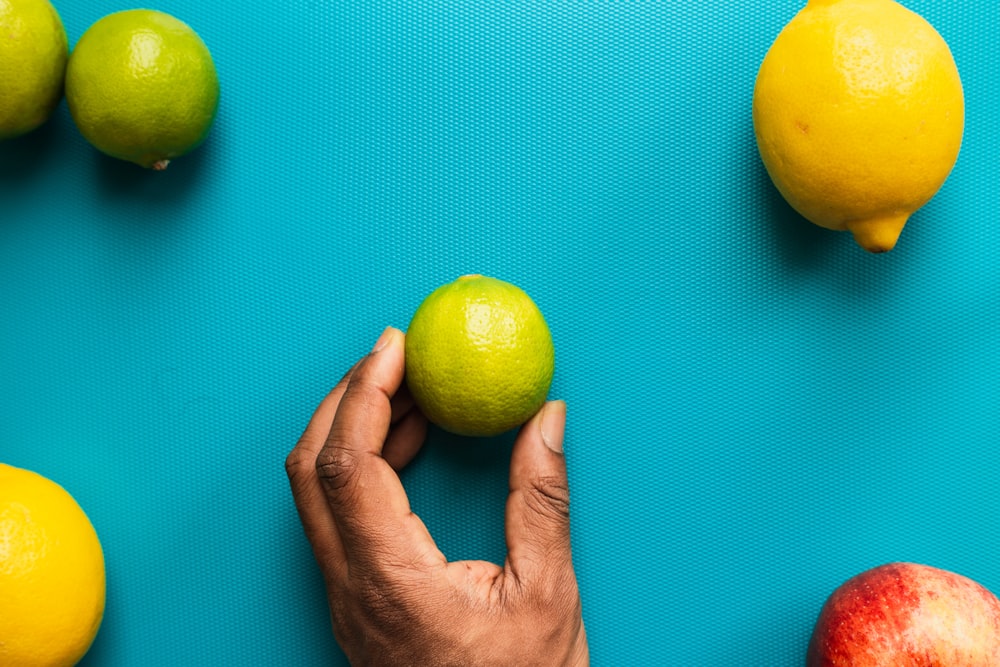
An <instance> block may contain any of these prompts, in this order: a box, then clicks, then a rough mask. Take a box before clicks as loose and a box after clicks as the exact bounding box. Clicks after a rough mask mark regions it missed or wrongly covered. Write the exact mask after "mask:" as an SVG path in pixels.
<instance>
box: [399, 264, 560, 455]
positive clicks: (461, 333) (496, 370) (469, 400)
mask: <svg viewBox="0 0 1000 667" xmlns="http://www.w3.org/2000/svg"><path fill="white" fill-rule="evenodd" d="M554 369H555V349H554V347H553V344H552V335H551V332H550V331H549V327H548V325H547V324H546V322H545V318H544V317H543V316H542V312H541V311H540V310H539V309H538V306H537V305H536V304H535V302H534V301H533V300H532V299H531V297H530V296H528V294H527V293H526V292H524V290H522V289H521V288H519V287H517V286H516V285H513V284H511V283H508V282H505V281H503V280H499V279H497V278H490V277H487V276H482V275H478V274H476V275H466V276H462V277H460V278H458V279H457V280H455V281H454V282H450V283H447V284H445V285H442V286H440V287H438V288H437V289H436V290H434V291H433V292H431V294H430V295H428V296H427V298H426V299H424V301H423V302H422V303H421V304H420V306H419V307H418V308H417V310H416V312H415V313H414V315H413V319H412V320H411V321H410V326H409V328H408V329H407V332H406V383H407V386H408V387H409V388H410V392H411V393H412V394H413V398H414V400H415V402H416V404H417V406H418V407H419V408H420V409H421V410H422V411H423V413H424V414H425V415H426V416H427V419H428V420H429V421H430V422H432V423H434V424H437V425H438V426H440V427H441V428H443V429H445V430H446V431H450V432H452V433H457V434H459V435H468V436H484V437H485V436H494V435H499V434H501V433H504V432H506V431H509V430H511V429H513V428H515V427H517V426H520V425H521V424H523V423H524V422H526V421H528V420H529V419H530V418H531V417H532V416H533V415H534V414H535V413H536V412H538V410H539V409H540V408H541V407H542V405H543V404H544V403H545V399H546V397H547V395H548V391H549V387H550V386H551V384H552V376H553V372H554Z"/></svg>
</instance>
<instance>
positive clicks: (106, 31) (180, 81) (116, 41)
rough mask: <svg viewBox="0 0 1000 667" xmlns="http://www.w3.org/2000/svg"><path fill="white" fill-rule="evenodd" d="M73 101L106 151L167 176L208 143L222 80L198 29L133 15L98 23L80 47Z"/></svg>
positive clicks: (142, 12)
mask: <svg viewBox="0 0 1000 667" xmlns="http://www.w3.org/2000/svg"><path fill="white" fill-rule="evenodd" d="M0 1H2V0H0ZM66 102H67V103H68V105H69V110H70V113H71V114H72V116H73V120H74V121H75V122H76V125H77V127H78V128H79V130H80V132H81V134H83V136H84V137H85V138H86V139H87V141H89V142H90V143H91V144H93V145H94V146H95V147H96V148H97V149H98V150H100V151H102V152H104V153H107V154H108V155H110V156H112V157H116V158H119V159H122V160H128V161H129V162H135V163H136V164H139V165H141V166H143V167H150V168H153V169H165V168H166V166H167V164H168V163H169V162H170V160H173V159H174V158H177V157H180V156H181V155H184V154H185V153H188V152H190V151H191V150H193V149H194V148H196V147H197V146H199V145H200V144H201V143H202V141H204V140H205V138H206V136H207V135H208V131H209V129H210V128H211V126H212V122H213V121H214V120H215V114H216V110H217V109H218V104H219V79H218V75H217V73H216V70H215V63H214V62H213V60H212V55H211V53H210V52H209V50H208V47H207V46H206V45H205V42H203V41H202V39H201V37H199V36H198V34H197V33H196V32H195V31H194V30H192V29H191V27H190V26H188V25H187V24H186V23H184V22H183V21H180V20H178V19H176V18H174V17H173V16H170V15H169V14H165V13H163V12H158V11H154V10H150V9H131V10H127V11H122V12H116V13H114V14H109V15H107V16H105V17H104V18H102V19H100V20H98V21H97V22H96V23H94V24H93V25H92V26H90V28H88V29H87V31H86V32H85V33H84V34H83V37H81V38H80V41H79V42H77V44H76V46H75V47H74V48H73V53H72V55H71V56H70V59H69V65H68V66H67V69H66Z"/></svg>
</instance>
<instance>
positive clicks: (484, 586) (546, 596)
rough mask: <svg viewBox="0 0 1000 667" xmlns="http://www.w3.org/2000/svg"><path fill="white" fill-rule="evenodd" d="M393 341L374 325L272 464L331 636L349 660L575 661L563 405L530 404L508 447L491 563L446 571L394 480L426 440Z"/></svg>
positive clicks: (582, 660)
mask: <svg viewBox="0 0 1000 667" xmlns="http://www.w3.org/2000/svg"><path fill="white" fill-rule="evenodd" d="M403 340H404V338H403V334H402V332H400V331H398V330H396V329H392V328H389V329H386V330H385V332H384V333H383V334H382V336H381V337H380V338H379V341H378V343H377V344H376V345H375V348H374V350H373V351H372V352H371V353H370V354H368V355H367V356H366V357H364V358H363V359H361V361H359V362H358V363H357V364H356V365H355V366H354V367H353V368H352V369H351V370H350V371H348V373H347V374H346V375H345V376H344V377H343V379H341V381H340V382H339V383H338V384H337V386H336V387H335V388H334V389H333V391H331V392H330V394H329V395H328V396H327V397H326V398H325V399H324V400H323V402H322V403H321V404H320V406H319V408H318V409H317V410H316V413H315V414H314V415H313V417H312V420H311V421H310V423H309V425H308V427H307V428H306V430H305V432H304V433H303V434H302V437H301V439H300V440H299V442H298V444H297V445H296V446H295V449H293V450H292V452H291V453H290V454H289V456H288V459H287V461H286V469H287V472H288V478H289V481H290V482H291V487H292V494H293V496H294V497H295V505H296V507H297V508H298V511H299V517H300V518H301V520H302V525H303V527H304V528H305V532H306V536H307V537H308V538H309V542H310V543H311V544H312V548H313V553H314V555H315V556H316V560H317V561H318V563H319V566H320V569H321V570H322V572H323V576H324V579H325V582H326V592H327V597H328V599H329V603H330V615H331V618H332V622H333V631H334V635H335V636H336V638H337V641H338V642H339V644H340V646H341V648H342V649H343V650H344V652H345V654H346V655H347V657H348V659H349V660H350V661H351V664H352V665H371V666H381V665H386V666H391V667H403V666H406V665H415V666H416V665H419V666H420V667H435V666H445V665H449V666H452V665H453V666H456V667H459V666H460V667H480V666H494V665H497V666H499V665H504V666H506V665H511V666H517V667H529V666H532V665H539V666H541V665H544V666H546V667H548V666H550V665H551V666H553V667H564V666H565V667H570V666H572V667H578V666H580V665H588V664H589V652H588V648H587V639H586V633H585V632H584V628H583V618H582V615H581V611H580V595H579V591H578V588H577V583H576V575H575V574H574V572H573V562H572V555H571V552H570V539H569V495H568V491H567V483H566V461H565V458H564V457H563V454H562V440H563V431H564V428H565V417H566V412H565V404H564V403H562V402H561V401H555V402H550V403H547V404H546V405H545V406H543V408H542V409H541V410H540V411H539V413H538V414H537V415H535V417H534V418H532V419H531V420H530V421H529V422H528V423H527V424H525V425H524V426H523V427H522V429H521V431H520V433H519V434H518V436H517V440H516V441H515V443H514V449H513V453H512V455H511V466H510V496H509V497H508V500H507V509H506V521H505V529H506V536H507V549H508V554H507V559H506V562H505V563H504V565H503V567H499V566H497V565H495V564H493V563H488V562H484V561H459V562H452V563H449V562H448V561H447V559H446V558H445V557H444V554H442V553H441V551H440V550H439V549H438V548H437V546H436V545H435V543H434V540H433V539H432V538H431V536H430V534H429V533H428V532H427V528H426V527H425V526H424V524H423V522H422V521H421V520H420V519H419V518H418V517H417V516H416V515H415V514H414V513H413V512H412V511H411V510H410V503H409V501H408V500H407V497H406V492H405V491H404V490H403V486H402V484H401V483H400V481H399V477H398V476H397V474H396V471H397V470H399V469H401V468H402V467H403V466H405V465H406V464H407V463H409V461H410V460H411V459H412V458H413V457H414V456H415V455H416V453H417V452H418V451H419V450H420V447H421V446H422V444H423V440H424V437H425V435H426V431H427V421H426V419H425V418H424V416H423V415H422V414H421V413H420V411H419V410H418V409H417V408H416V407H415V406H414V404H413V399H412V398H411V397H410V395H409V393H408V392H407V391H406V390H405V387H404V388H402V389H401V387H402V385H403Z"/></svg>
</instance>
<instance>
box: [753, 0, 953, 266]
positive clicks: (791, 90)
mask: <svg viewBox="0 0 1000 667" xmlns="http://www.w3.org/2000/svg"><path fill="white" fill-rule="evenodd" d="M964 119H965V103H964V98H963V94H962V82H961V80H960V78H959V74H958V69H957V68H956V66H955V61H954V59H953V58H952V54H951V51H950V50H949V49H948V45H947V44H946V43H945V41H944V39H943V38H942V37H941V35H939V34H938V32H937V31H936V30H935V29H934V28H933V27H932V26H931V25H930V24H929V23H928V22H927V21H926V20H925V19H924V18H923V17H921V16H920V15H918V14H916V13H914V12H912V11H910V10H909V9H906V8H905V7H903V6H902V5H900V4H898V3H896V2H894V1H893V0H807V3H806V5H805V7H804V8H802V9H801V10H800V11H799V13H798V14H796V15H795V17H794V18H792V19H791V21H789V22H788V24H787V25H786V26H785V27H784V28H783V29H782V30H781V32H780V33H779V35H778V37H777V38H776V39H775V41H774V43H773V44H772V45H771V47H770V49H769V50H768V52H767V55H766V56H765V57H764V60H763V62H762V63H761V65H760V69H759V71H758V73H757V81H756V84H755V87H754V93H753V124H754V132H755V134H756V139H757V147H758V149H759V150H760V155H761V158H762V159H763V162H764V165H765V167H766V169H767V172H768V174H769V175H770V177H771V180H772V181H773V182H774V184H775V186H776V187H777V189H778V191H779V192H780V193H781V194H782V196H783V197H784V198H785V199H786V200H787V201H788V203H789V204H790V205H791V206H792V207H793V208H794V209H795V210H796V211H798V212H799V213H800V214H801V215H802V216H803V217H805V218H806V219H808V220H810V221H811V222H813V223H814V224H816V225H819V226H821V227H826V228H829V229H834V230H842V231H844V230H846V231H850V232H851V233H852V234H853V235H854V239H855V241H857V243H858V244H859V245H860V246H861V247H863V248H864V249H865V250H868V251H870V252H885V251H887V250H891V249H892V248H893V247H894V246H895V244H896V241H897V240H898V237H899V234H900V232H901V231H902V229H903V225H904V224H905V223H906V221H907V220H908V219H909V217H910V216H911V215H912V214H913V212H914V211H916V210H917V209H919V208H920V207H921V206H923V205H924V204H925V203H927V201H929V200H930V199H931V197H933V196H934V195H935V194H936V193H937V191H938V190H939V189H940V187H941V185H942V184H943V183H944V181H945V179H946V178H947V177H948V174H949V173H950V172H951V169H952V167H953V166H954V165H955V161H956V160H957V158H958V152H959V147H960V145H961V143H962V132H963V126H964Z"/></svg>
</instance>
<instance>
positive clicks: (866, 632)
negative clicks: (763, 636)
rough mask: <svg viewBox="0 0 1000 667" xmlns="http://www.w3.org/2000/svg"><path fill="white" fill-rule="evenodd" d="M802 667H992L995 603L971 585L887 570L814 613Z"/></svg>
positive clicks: (872, 573)
mask: <svg viewBox="0 0 1000 667" xmlns="http://www.w3.org/2000/svg"><path fill="white" fill-rule="evenodd" d="M806 665H807V667H996V666H998V665H1000V600H998V599H997V597H996V596H995V595H994V594H993V593H991V592H990V591H989V590H987V589H986V588H984V587H983V586H981V585H980V584H978V583H977V582H975V581H973V580H972V579H969V578H968V577H964V576H962V575H960V574H955V573H954V572H949V571H947V570H941V569H938V568H935V567H931V566H929V565H918V564H916V563H887V564H885V565H879V566H878V567H874V568H872V569H870V570H866V571H864V572H862V573H861V574H858V575H855V576H854V577H852V578H850V579H848V580H847V581H845V582H844V583H843V584H841V585H840V586H839V587H838V588H837V589H836V590H834V591H833V593H831V594H830V597H829V598H828V599H827V601H826V603H824V605H823V608H822V610H821V611H820V614H819V618H818V619H817V621H816V626H815V628H814V629H813V634H812V638H811V639H810V641H809V649H808V653H807V654H806Z"/></svg>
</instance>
